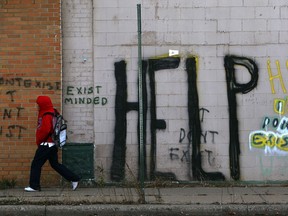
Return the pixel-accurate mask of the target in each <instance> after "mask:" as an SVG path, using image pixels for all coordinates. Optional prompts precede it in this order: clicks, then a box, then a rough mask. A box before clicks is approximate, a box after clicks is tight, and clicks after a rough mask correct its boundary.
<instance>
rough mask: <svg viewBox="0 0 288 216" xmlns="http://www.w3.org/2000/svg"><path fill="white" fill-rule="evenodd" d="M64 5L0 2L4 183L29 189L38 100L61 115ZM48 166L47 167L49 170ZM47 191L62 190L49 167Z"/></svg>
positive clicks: (41, 0)
mask: <svg viewBox="0 0 288 216" xmlns="http://www.w3.org/2000/svg"><path fill="white" fill-rule="evenodd" d="M60 12H61V11H60V1H57V0H53V1H51V0H49V1H48V0H36V1H35V0H34V1H33V0H11V1H10V0H7V1H5V0H1V1H0V32H1V33H0V116H1V121H0V180H1V181H2V180H3V179H7V180H12V179H15V180H16V184H17V185H27V184H28V183H29V173H30V165H31V161H32V159H33V156H34V153H35V150H36V144H35V130H36V126H37V113H38V110H37V106H36V98H37V96H38V95H43V94H44V95H49V96H51V98H52V100H53V102H54V105H55V107H57V108H58V109H59V110H61V67H62V65H61V49H62V48H61V25H60V14H61V13H60ZM47 165H48V164H47ZM42 174H43V175H42V183H43V185H48V184H55V183H57V184H59V182H60V178H59V176H58V175H57V174H56V173H55V172H54V171H53V172H51V169H50V168H48V167H47V166H45V167H44V169H43V173H42Z"/></svg>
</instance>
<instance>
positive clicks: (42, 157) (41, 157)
mask: <svg viewBox="0 0 288 216" xmlns="http://www.w3.org/2000/svg"><path fill="white" fill-rule="evenodd" d="M48 148H49V147H48V146H39V147H38V149H37V150H36V152H35V156H34V159H33V161H32V163H31V171H30V181H29V186H30V187H31V188H33V189H35V190H40V189H41V187H40V177H41V169H42V166H43V165H44V164H45V162H46V161H47V159H48V158H49V151H48Z"/></svg>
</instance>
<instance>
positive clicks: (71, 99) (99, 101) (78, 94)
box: [64, 86, 108, 106]
mask: <svg viewBox="0 0 288 216" xmlns="http://www.w3.org/2000/svg"><path fill="white" fill-rule="evenodd" d="M101 88H102V86H95V87H93V86H90V87H75V86H67V88H66V92H65V93H66V95H67V97H65V98H64V103H65V104H93V105H102V106H105V105H106V104H107V103H108V99H107V98H106V97H100V96H94V95H95V94H100V90H101Z"/></svg>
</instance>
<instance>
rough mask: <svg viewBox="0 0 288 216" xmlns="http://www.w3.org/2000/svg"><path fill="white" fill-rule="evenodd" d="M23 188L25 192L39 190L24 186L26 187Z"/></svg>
mask: <svg viewBox="0 0 288 216" xmlns="http://www.w3.org/2000/svg"><path fill="white" fill-rule="evenodd" d="M24 190H25V191H26V192H38V191H39V190H36V189H33V188H31V187H26V188H24Z"/></svg>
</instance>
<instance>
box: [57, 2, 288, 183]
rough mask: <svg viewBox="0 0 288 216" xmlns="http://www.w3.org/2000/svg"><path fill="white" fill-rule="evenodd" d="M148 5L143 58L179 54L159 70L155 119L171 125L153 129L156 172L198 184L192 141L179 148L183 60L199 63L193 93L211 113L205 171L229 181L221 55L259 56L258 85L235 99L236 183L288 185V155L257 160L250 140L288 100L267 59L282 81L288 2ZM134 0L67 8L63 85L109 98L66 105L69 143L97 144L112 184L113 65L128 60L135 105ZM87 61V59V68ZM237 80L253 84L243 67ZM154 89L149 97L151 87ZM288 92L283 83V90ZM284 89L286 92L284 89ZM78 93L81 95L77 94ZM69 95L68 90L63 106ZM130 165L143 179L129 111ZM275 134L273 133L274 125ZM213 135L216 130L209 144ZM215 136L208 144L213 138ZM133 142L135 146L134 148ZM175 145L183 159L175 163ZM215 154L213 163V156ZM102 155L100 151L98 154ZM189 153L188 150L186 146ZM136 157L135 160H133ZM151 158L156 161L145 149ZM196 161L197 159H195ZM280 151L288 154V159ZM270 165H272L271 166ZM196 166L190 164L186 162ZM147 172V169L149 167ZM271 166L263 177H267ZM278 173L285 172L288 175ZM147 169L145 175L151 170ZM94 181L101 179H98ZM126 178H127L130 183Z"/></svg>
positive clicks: (184, 122) (183, 120) (183, 118)
mask: <svg viewBox="0 0 288 216" xmlns="http://www.w3.org/2000/svg"><path fill="white" fill-rule="evenodd" d="M141 2H142V32H143V33H142V42H143V47H142V51H143V59H145V60H147V59H149V58H152V57H155V56H161V55H163V54H167V53H168V51H169V49H175V50H179V52H180V57H181V63H180V65H179V68H177V69H176V70H163V71H161V72H156V82H157V83H156V89H157V90H156V91H157V95H156V104H157V115H158V118H161V119H165V121H166V124H167V128H166V130H161V131H158V132H157V156H156V157H157V161H156V169H157V167H158V168H159V170H158V171H163V172H172V173H175V175H176V176H177V178H178V179H179V180H193V178H192V176H191V170H189V169H191V164H190V165H189V163H188V165H187V163H186V162H183V161H181V160H180V159H181V157H182V156H183V151H186V150H187V145H188V139H187V138H186V139H185V140H184V141H183V143H179V136H180V128H184V129H185V131H186V132H188V131H189V128H188V111H187V104H188V102H187V88H188V87H187V80H186V79H187V75H186V71H185V70H186V68H185V60H186V58H188V57H189V56H191V55H193V56H197V57H198V61H199V62H198V66H199V67H198V72H197V73H198V79H197V81H198V82H197V88H198V94H199V102H200V108H205V109H207V110H209V113H205V117H204V121H203V122H202V130H203V133H204V132H205V131H207V140H206V142H207V143H204V139H203V136H202V138H201V142H202V145H201V150H202V151H203V152H202V154H203V158H202V159H203V168H204V169H205V170H209V171H219V172H222V173H223V174H224V175H225V177H226V179H227V180H230V179H231V176H230V175H231V173H230V168H229V150H228V148H229V113H228V99H227V86H226V78H225V68H224V57H225V55H238V56H244V57H247V58H250V59H253V60H254V61H255V62H256V64H257V66H258V68H259V80H258V83H257V87H256V88H255V89H254V90H252V91H251V92H249V93H248V94H246V95H241V94H237V106H238V107H237V108H238V121H239V137H240V138H239V139H240V142H241V143H240V146H241V155H240V180H243V181H250V180H257V181H266V180H271V181H276V180H286V179H287V177H288V172H285V173H283V172H281V173H280V171H279V169H278V166H283V165H281V161H282V160H283V164H285V163H284V162H285V161H284V160H285V156H283V153H285V154H286V151H282V152H281V151H280V152H279V151H278V152H274V155H273V156H271V155H270V156H271V157H275V158H276V157H277V160H278V163H277V165H276V164H275V165H273V164H272V167H269V166H270V165H271V163H270V162H267V160H270V159H271V157H265V156H266V155H265V152H264V150H258V151H257V152H256V153H257V154H255V152H254V151H251V150H250V148H249V134H250V133H252V132H253V131H258V130H261V125H262V121H263V119H264V118H265V117H271V118H272V117H275V116H278V117H279V118H281V116H279V114H276V113H275V112H274V109H273V106H274V104H273V103H274V99H277V98H282V99H284V98H285V97H286V94H285V93H283V91H282V87H281V86H280V85H279V80H278V79H275V80H273V82H274V85H275V89H276V93H277V94H276V95H274V94H272V92H271V86H270V82H269V76H268V69H267V61H268V60H271V62H272V64H271V66H272V67H273V70H272V71H273V74H274V75H276V74H277V68H276V66H275V61H276V60H279V61H280V62H281V71H282V75H283V78H284V82H285V84H286V82H287V79H288V76H287V70H288V68H287V65H286V61H287V60H288V59H287V50H288V49H287V48H288V47H287V42H288V39H287V38H288V15H287V14H288V10H287V0H243V1H242V0H215V1H207V0H193V1H191V0H182V1H178V0H168V1H161V0H154V1H141ZM136 4H137V2H136V1H132V0H125V1H123V0H121V1H118V0H97V1H96V0H94V1H88V0H82V1H68V0H64V1H62V11H63V12H62V14H63V17H62V19H63V66H64V69H63V84H64V90H65V88H67V86H74V87H89V86H92V87H93V86H101V87H102V88H101V91H100V93H99V94H97V95H93V97H95V96H99V97H106V98H107V100H108V103H107V104H105V105H103V106H101V105H91V104H90V105H87V104H86V105H81V106H80V105H79V104H72V105H71V104H69V105H68V104H65V103H64V104H63V108H64V110H65V112H66V113H67V116H68V121H69V122H70V124H69V126H70V128H71V134H72V136H71V138H70V139H71V141H73V142H83V143H87V142H93V143H94V144H96V148H95V151H96V152H95V167H96V166H97V165H100V164H102V165H104V170H105V176H107V180H109V176H110V167H111V162H112V160H113V158H112V150H113V144H114V132H115V131H114V130H115V128H114V127H115V95H116V81H115V75H114V63H115V62H117V61H120V60H125V61H126V62H127V80H128V101H129V102H136V101H137V58H138V54H137V42H138V41H137V10H136ZM84 57H85V58H86V59H87V60H86V61H85V62H83V59H84ZM237 72H238V74H237V77H236V79H237V81H238V82H242V83H246V82H248V81H249V80H250V79H251V78H250V75H249V74H248V72H247V70H246V69H244V68H243V67H242V68H241V67H239V66H237V68H236V73H237ZM147 81H148V83H147V85H148V91H150V90H149V80H148V79H147ZM286 85H287V84H286ZM286 88H288V85H287V86H286ZM77 96H78V95H77ZM65 97H67V95H66V94H65V91H64V92H63V99H65ZM149 112H150V110H148V118H149V119H148V122H147V144H148V147H147V149H150V144H151V143H150V135H151V134H150V125H149V124H150V113H149ZM127 119H128V122H127V125H128V126H127V127H128V132H127V140H126V141H127V152H128V153H129V154H127V155H126V157H127V158H126V161H127V163H128V165H129V167H130V168H132V169H133V172H135V174H136V173H137V168H138V166H137V164H133V163H136V161H137V158H135V157H137V153H136V152H134V151H136V149H137V133H136V127H137V115H136V112H135V111H133V112H129V113H128V114H127ZM270 130H271V131H273V132H275V131H276V130H275V128H274V129H273V128H270ZM209 131H217V133H218V134H215V136H214V141H213V143H212V135H211V133H209ZM209 135H210V137H209ZM128 144H129V146H128ZM171 148H178V149H179V150H177V151H175V152H173V153H175V154H177V155H178V157H176V156H175V158H173V159H172V158H171V155H170V150H169V149H171ZM205 150H207V151H211V152H212V153H213V154H212V155H213V158H212V159H213V161H214V162H215V163H212V164H211V163H209V161H208V160H209V156H208V153H207V151H205ZM101 151H103V154H102V153H101ZM190 151H191V148H190ZM131 152H133V153H134V155H133V156H132V155H131V157H129V156H130V153H131ZM147 154H148V155H147V160H148V162H149V159H150V155H149V151H148V150H147ZM189 154H190V160H191V152H190V153H189ZM285 154H284V155H285ZM210 159H211V158H210ZM271 160H273V159H271ZM190 162H191V161H190ZM148 168H149V167H148ZM266 168H269V169H271V170H272V172H271V174H270V175H269V176H267V175H266V174H267V173H264V171H263V170H265V169H266ZM283 169H284V168H283V167H282V171H283ZM148 171H149V170H148ZM96 178H97V176H96ZM127 178H128V176H127Z"/></svg>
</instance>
